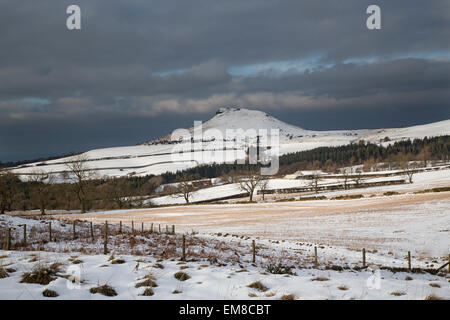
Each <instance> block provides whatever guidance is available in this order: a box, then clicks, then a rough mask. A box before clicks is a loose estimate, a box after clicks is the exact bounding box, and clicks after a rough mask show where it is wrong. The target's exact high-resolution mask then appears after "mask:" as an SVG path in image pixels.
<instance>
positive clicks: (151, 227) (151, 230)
mask: <svg viewBox="0 0 450 320" xmlns="http://www.w3.org/2000/svg"><path fill="white" fill-rule="evenodd" d="M150 233H153V222H152V224H151V226H150Z"/></svg>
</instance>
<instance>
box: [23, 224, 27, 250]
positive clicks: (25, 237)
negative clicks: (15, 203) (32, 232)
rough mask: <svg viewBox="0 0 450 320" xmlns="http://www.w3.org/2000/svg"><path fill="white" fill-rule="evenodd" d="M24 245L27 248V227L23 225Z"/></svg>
mask: <svg viewBox="0 0 450 320" xmlns="http://www.w3.org/2000/svg"><path fill="white" fill-rule="evenodd" d="M23 245H24V246H25V247H26V246H27V225H26V224H24V225H23Z"/></svg>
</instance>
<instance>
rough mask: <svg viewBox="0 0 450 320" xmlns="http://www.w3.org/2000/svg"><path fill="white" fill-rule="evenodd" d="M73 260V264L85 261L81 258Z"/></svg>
mask: <svg viewBox="0 0 450 320" xmlns="http://www.w3.org/2000/svg"><path fill="white" fill-rule="evenodd" d="M71 262H72V263H73V264H80V263H83V261H82V260H80V259H74V260H72V261H71Z"/></svg>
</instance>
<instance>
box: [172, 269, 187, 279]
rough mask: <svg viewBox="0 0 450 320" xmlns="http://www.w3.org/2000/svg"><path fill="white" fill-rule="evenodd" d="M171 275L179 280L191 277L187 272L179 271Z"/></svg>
mask: <svg viewBox="0 0 450 320" xmlns="http://www.w3.org/2000/svg"><path fill="white" fill-rule="evenodd" d="M173 276H174V277H175V279H177V280H179V281H186V280H187V279H190V278H191V277H190V276H189V275H188V274H187V273H184V272H181V271H178V272H177V273H175V274H174V275H173Z"/></svg>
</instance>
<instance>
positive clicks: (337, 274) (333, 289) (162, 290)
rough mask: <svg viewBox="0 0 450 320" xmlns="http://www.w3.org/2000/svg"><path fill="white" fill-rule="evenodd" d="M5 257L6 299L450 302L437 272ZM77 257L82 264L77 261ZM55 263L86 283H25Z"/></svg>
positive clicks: (1, 283) (2, 295)
mask: <svg viewBox="0 0 450 320" xmlns="http://www.w3.org/2000/svg"><path fill="white" fill-rule="evenodd" d="M1 254H2V258H1V260H0V261H2V264H3V265H8V267H7V268H8V269H14V270H15V272H11V273H8V275H9V277H7V278H3V279H0V289H1V290H0V299H12V300H16V299H33V300H34V299H67V300H71V299H83V300H91V299H92V300H94V299H130V300H131V299H132V300H134V299H158V300H160V299H195V300H201V299H217V300H219V299H225V300H231V299H254V300H262V299H281V298H282V297H283V296H286V295H293V297H294V299H301V300H308V299H339V300H348V299H408V300H410V299H419V300H422V299H425V298H426V297H427V296H430V295H434V296H436V297H439V298H441V299H449V298H450V283H449V282H448V281H447V279H446V278H445V277H442V276H436V275H431V274H410V273H406V272H397V273H393V272H391V271H388V270H378V271H375V270H374V271H372V270H371V269H369V270H362V271H348V270H347V271H333V270H318V269H297V268H294V269H292V270H291V272H293V273H295V275H283V274H269V273H267V271H266V270H265V268H264V267H260V266H256V267H255V266H252V265H250V264H246V265H245V266H243V267H244V268H241V267H239V266H237V265H236V266H230V265H226V266H217V265H211V264H209V263H207V262H201V261H199V262H186V263H183V264H180V262H178V261H176V260H163V261H161V260H157V259H156V258H153V257H147V256H142V257H138V256H130V255H116V258H120V259H123V260H124V263H122V264H112V263H111V261H109V255H83V254H74V253H49V252H12V251H11V252H4V251H3V252H1ZM33 258H34V259H33ZM74 259H75V260H79V261H82V262H81V263H79V264H73V262H72V261H74ZM30 260H37V261H35V262H30ZM54 262H60V263H62V266H61V271H60V274H66V275H72V276H73V277H74V278H72V279H80V280H81V283H79V284H78V283H77V282H75V283H74V282H73V281H71V280H70V279H66V278H64V277H56V279H55V280H53V281H51V282H50V283H48V284H46V285H41V284H32V283H20V281H21V276H22V274H23V273H24V272H30V271H31V270H32V269H33V268H34V267H35V266H36V265H41V266H42V265H46V264H51V263H54ZM156 265H158V267H155V266H156ZM137 266H138V267H137ZM136 267H137V268H136ZM161 267H162V268H161ZM180 268H183V269H182V270H181V269H180ZM179 271H182V272H185V273H186V274H187V275H189V277H190V278H189V279H187V280H185V281H179V280H177V279H176V278H175V277H174V274H175V273H177V272H179ZM78 277H79V278H78ZM145 277H151V279H152V280H153V282H154V283H152V284H151V285H154V286H155V287H153V288H151V291H152V293H153V295H152V296H142V294H143V292H144V291H145V290H146V289H147V288H150V287H139V288H136V285H137V284H139V283H142V282H143V281H144V280H145V279H146V278H145ZM407 277H408V278H407ZM407 279H410V280H407ZM254 282H260V283H261V284H262V285H263V286H264V287H265V288H264V287H261V289H260V290H258V289H253V288H250V287H248V286H249V285H250V284H252V283H254ZM104 284H107V285H109V286H110V287H111V288H113V289H114V290H115V291H116V293H117V295H116V296H114V297H108V296H104V295H102V294H99V293H96V294H93V293H91V292H90V289H91V288H92V287H97V286H99V285H100V286H101V285H104ZM45 289H49V290H53V291H55V292H57V293H58V294H59V296H58V297H56V298H46V297H44V296H43V294H42V292H43V291H44V290H45Z"/></svg>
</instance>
